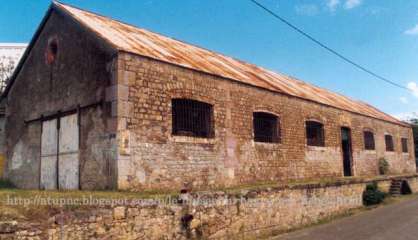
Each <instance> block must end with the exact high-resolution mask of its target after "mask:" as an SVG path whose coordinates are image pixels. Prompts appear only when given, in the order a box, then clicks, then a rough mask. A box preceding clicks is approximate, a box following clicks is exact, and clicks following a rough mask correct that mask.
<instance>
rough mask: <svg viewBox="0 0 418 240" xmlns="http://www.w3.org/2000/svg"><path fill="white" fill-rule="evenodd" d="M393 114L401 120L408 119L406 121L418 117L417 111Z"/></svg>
mask: <svg viewBox="0 0 418 240" xmlns="http://www.w3.org/2000/svg"><path fill="white" fill-rule="evenodd" d="M392 116H394V117H395V118H397V119H399V120H401V121H406V122H409V121H410V120H411V119H417V118H418V114H417V113H416V112H404V113H396V114H392Z"/></svg>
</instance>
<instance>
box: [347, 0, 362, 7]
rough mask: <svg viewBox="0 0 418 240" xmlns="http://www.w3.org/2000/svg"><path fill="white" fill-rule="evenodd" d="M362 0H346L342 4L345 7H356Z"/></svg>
mask: <svg viewBox="0 0 418 240" xmlns="http://www.w3.org/2000/svg"><path fill="white" fill-rule="evenodd" d="M361 2H362V0H347V1H346V2H345V4H344V8H345V9H352V8H355V7H358V6H359V5H360V4H361Z"/></svg>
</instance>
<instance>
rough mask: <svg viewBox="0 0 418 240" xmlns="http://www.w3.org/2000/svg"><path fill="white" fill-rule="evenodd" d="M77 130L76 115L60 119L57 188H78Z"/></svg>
mask: <svg viewBox="0 0 418 240" xmlns="http://www.w3.org/2000/svg"><path fill="white" fill-rule="evenodd" d="M78 135H79V130H78V115H77V114H72V115H68V116H65V117H63V118H61V119H60V128H59V139H58V143H59V144H58V146H59V154H58V179H59V189H64V190H73V189H78V188H79V174H80V173H79V166H80V164H79V136H78Z"/></svg>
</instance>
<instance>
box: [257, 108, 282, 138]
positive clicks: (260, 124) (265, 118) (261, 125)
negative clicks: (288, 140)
mask: <svg viewBox="0 0 418 240" xmlns="http://www.w3.org/2000/svg"><path fill="white" fill-rule="evenodd" d="M253 128H254V141H255V142H268V143H279V142H280V121H279V118H278V117H277V116H275V115H273V114H270V113H265V112H255V113H253Z"/></svg>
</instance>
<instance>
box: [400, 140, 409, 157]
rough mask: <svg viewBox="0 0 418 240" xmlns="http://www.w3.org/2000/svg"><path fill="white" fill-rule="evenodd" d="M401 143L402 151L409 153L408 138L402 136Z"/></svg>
mask: <svg viewBox="0 0 418 240" xmlns="http://www.w3.org/2000/svg"><path fill="white" fill-rule="evenodd" d="M401 143H402V152H404V153H407V152H408V139H407V138H402V139H401Z"/></svg>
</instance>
